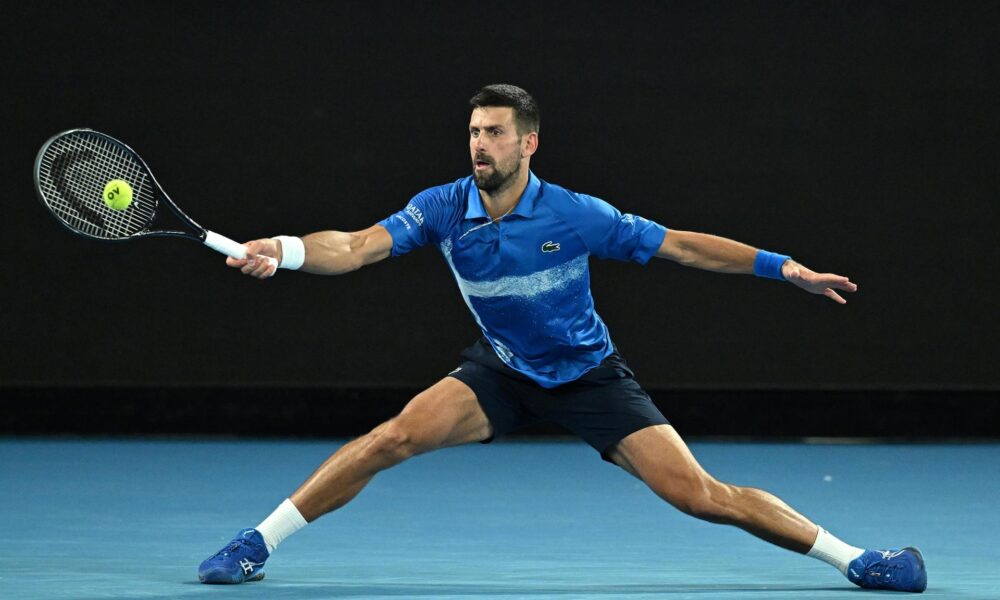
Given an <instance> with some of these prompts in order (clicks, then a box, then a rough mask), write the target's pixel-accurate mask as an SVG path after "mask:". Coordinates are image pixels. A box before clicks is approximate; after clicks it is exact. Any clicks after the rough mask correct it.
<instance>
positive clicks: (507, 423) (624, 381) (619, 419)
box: [449, 338, 669, 460]
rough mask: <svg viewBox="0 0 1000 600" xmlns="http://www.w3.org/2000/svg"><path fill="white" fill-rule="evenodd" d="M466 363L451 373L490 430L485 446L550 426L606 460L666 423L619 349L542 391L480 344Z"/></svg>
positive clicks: (469, 353)
mask: <svg viewBox="0 0 1000 600" xmlns="http://www.w3.org/2000/svg"><path fill="white" fill-rule="evenodd" d="M462 357H463V358H465V359H466V360H465V362H463V363H462V364H461V366H459V368H458V369H455V370H454V371H452V372H451V373H449V377H454V378H455V379H458V380H459V381H461V382H462V383H464V384H465V385H467V386H469V387H470V388H472V391H473V392H475V394H476V398H477V399H478V400H479V405H480V406H481V407H482V409H483V412H485V413H486V416H487V418H489V420H490V424H491V425H492V426H493V436H492V437H491V438H490V439H488V440H485V441H484V442H483V443H489V442H491V441H492V440H493V439H494V438H496V437H500V436H502V435H505V434H507V433H510V432H512V431H515V430H517V429H520V428H522V427H525V426H527V425H531V424H534V423H538V422H543V421H550V422H554V423H557V424H559V425H562V426H563V427H565V428H566V429H568V430H570V431H572V432H573V433H574V434H576V435H578V436H580V437H581V438H583V440H584V441H585V442H587V443H588V444H590V445H591V446H593V448H594V449H595V450H597V451H598V452H600V453H601V456H602V457H603V458H604V459H605V460H607V459H608V456H607V452H608V451H610V450H612V449H613V448H614V446H615V445H616V444H618V442H620V441H622V440H623V439H625V438H626V437H627V436H628V435H629V434H631V433H634V432H636V431H639V430H640V429H644V428H646V427H649V426H651V425H666V424H668V423H669V421H667V419H666V418H664V416H663V414H662V413H660V411H659V409H657V408H656V405H654V404H653V401H652V400H651V399H650V398H649V394H647V393H646V392H645V390H643V389H642V387H641V386H640V385H639V384H638V383H637V382H636V380H635V376H634V374H633V373H632V370H631V369H629V368H628V365H627V364H626V363H625V359H624V358H622V356H621V355H620V354H618V351H617V349H616V350H615V351H614V352H612V353H611V355H609V356H608V357H607V358H605V359H604V360H603V361H602V362H601V364H600V365H598V366H597V367H595V368H593V369H591V370H590V371H588V372H587V373H585V374H584V375H583V376H582V377H580V378H579V379H577V380H576V381H572V382H570V383H567V384H564V385H561V386H559V387H556V388H551V389H546V388H543V387H542V386H540V385H538V384H537V383H535V382H534V381H532V380H531V379H530V378H528V377H526V376H525V375H522V374H521V373H518V372H517V371H515V370H514V369H511V368H510V367H508V366H507V365H505V364H504V363H503V361H501V360H500V358H499V357H498V356H497V355H496V352H494V351H493V347H492V346H490V343H489V342H488V341H486V339H485V338H481V339H480V340H479V341H477V342H476V343H475V344H473V345H472V346H470V347H468V348H466V349H465V350H464V351H462Z"/></svg>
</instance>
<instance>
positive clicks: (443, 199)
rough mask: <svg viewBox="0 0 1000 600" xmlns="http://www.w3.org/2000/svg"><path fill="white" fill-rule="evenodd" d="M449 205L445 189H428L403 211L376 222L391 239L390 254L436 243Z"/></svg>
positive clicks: (443, 187)
mask: <svg viewBox="0 0 1000 600" xmlns="http://www.w3.org/2000/svg"><path fill="white" fill-rule="evenodd" d="M448 204H449V202H448V194H447V193H446V189H445V186H441V187H436V188H430V189H427V190H424V191H422V192H420V193H419V194H417V195H416V196H414V197H413V198H412V199H411V200H410V201H409V203H407V205H406V207H404V208H403V210H401V211H399V212H397V213H395V214H393V215H390V216H389V217H387V218H385V219H383V220H382V221H379V223H378V224H379V225H381V226H382V227H385V228H386V230H387V231H388V232H389V235H391V236H392V255H393V256H401V255H403V254H406V253H407V252H409V251H411V250H414V249H416V248H420V247H421V246H426V245H427V244H437V243H439V242H440V240H441V231H442V227H443V224H444V223H445V221H446V220H447V216H448V212H449V211H448Z"/></svg>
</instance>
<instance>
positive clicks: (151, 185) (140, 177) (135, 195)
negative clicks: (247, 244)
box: [35, 129, 274, 261]
mask: <svg viewBox="0 0 1000 600" xmlns="http://www.w3.org/2000/svg"><path fill="white" fill-rule="evenodd" d="M35 188H36V189H37V191H38V197H39V198H40V199H41V200H42V204H44V205H45V206H46V208H48V209H49V211H50V212H51V213H52V215H53V216H55V218H56V219H58V220H59V222H60V223H62V224H63V225H65V226H66V227H67V228H68V229H69V230H70V231H72V232H73V233H77V234H79V235H82V236H84V237H89V238H94V239H98V240H110V241H115V240H131V239H136V238H142V237H151V236H167V237H182V238H187V239H190V240H195V241H197V242H201V243H202V244H205V245H206V246H208V247H209V248H211V249H213V250H216V251H218V252H221V253H223V254H226V255H228V256H231V257H233V258H238V259H244V258H246V248H244V247H243V244H240V243H237V242H235V241H233V240H231V239H229V238H227V237H225V236H223V235H219V234H218V233H215V232H213V231H209V230H208V229H205V228H204V227H202V226H201V225H199V224H198V223H196V222H195V221H194V219H192V218H191V217H189V216H187V215H186V214H185V213H184V211H182V210H181V209H180V208H179V207H178V206H177V205H176V204H174V202H173V200H171V199H170V197H169V196H167V194H166V192H164V191H163V188H161V187H160V184H159V183H157V181H156V179H155V178H154V177H153V173H152V172H151V171H150V170H149V167H148V166H147V165H146V163H145V161H143V160H142V158H140V157H139V155H138V154H136V153H135V151H134V150H132V149H131V148H129V147H128V146H126V145H125V144H123V143H122V142H120V141H118V140H116V139H115V138H113V137H111V136H109V135H105V134H103V133H100V132H97V131H93V130H91V129H71V130H69V131H64V132H62V133H60V134H57V135H55V136H54V137H52V138H51V139H50V140H49V141H47V142H45V144H44V145H43V146H42V149H41V150H39V151H38V158H36V159H35ZM161 202H162V204H164V205H166V206H167V208H169V209H170V211H171V212H173V213H174V215H176V216H177V218H178V219H180V220H181V221H182V222H183V223H184V225H186V226H187V230H186V231H185V230H175V229H154V228H153V221H154V220H156V218H157V209H158V208H159V206H160V204H161ZM268 260H270V261H273V260H274V259H273V258H269V259H268Z"/></svg>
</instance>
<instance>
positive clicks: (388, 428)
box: [367, 418, 429, 463]
mask: <svg viewBox="0 0 1000 600" xmlns="http://www.w3.org/2000/svg"><path fill="white" fill-rule="evenodd" d="M368 437H369V440H368V442H369V443H368V444H367V446H368V448H369V450H370V451H371V452H372V453H374V454H378V455H380V456H383V457H385V458H386V459H388V460H389V461H390V462H394V463H395V462H402V461H404V460H406V459H408V458H411V457H413V456H416V455H417V454H420V453H422V452H426V451H427V450H428V449H429V448H427V447H426V444H425V443H424V442H423V441H422V440H421V438H420V436H419V434H418V433H417V432H415V431H412V428H410V427H407V425H406V424H405V423H401V422H400V420H399V419H398V418H396V419H392V420H390V421H386V422H385V423H383V424H381V425H379V426H378V427H376V428H375V429H374V430H372V432H371V433H369V434H368Z"/></svg>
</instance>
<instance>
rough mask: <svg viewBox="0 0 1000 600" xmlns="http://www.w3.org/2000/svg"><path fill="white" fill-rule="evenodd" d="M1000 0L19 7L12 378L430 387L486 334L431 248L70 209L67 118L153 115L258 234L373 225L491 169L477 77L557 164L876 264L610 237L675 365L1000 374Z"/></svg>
mask: <svg viewBox="0 0 1000 600" xmlns="http://www.w3.org/2000/svg"><path fill="white" fill-rule="evenodd" d="M998 6H1000V5H998V4H996V3H988V2H888V1H872V0H866V1H861V2H851V1H847V2H770V1H768V2H743V3H730V2H721V3H716V2H708V3H706V2H627V3H612V2H608V3H582V4H581V3H579V2H533V3H523V4H522V3H501V4H476V3H461V4H458V3H456V4H448V3H426V4H425V3H369V2H250V3H227V2H196V3H195V2H110V3H70V2H65V3H47V2H34V3H9V4H8V5H5V7H4V16H3V22H2V25H0V27H2V34H3V35H2V37H0V49H2V60H3V63H2V69H3V77H2V80H3V81H4V87H5V91H3V92H2V96H0V103H2V104H0V106H2V109H3V129H4V132H3V139H4V143H3V144H2V149H0V152H2V153H3V156H2V160H0V168H2V169H3V173H2V175H3V177H2V180H3V181H4V182H5V184H6V186H5V190H4V191H5V193H4V195H3V197H4V200H3V206H4V218H5V222H6V224H7V227H6V230H5V232H4V235H3V236H2V238H0V256H2V257H3V268H2V269H0V286H2V289H3V291H4V293H3V294H2V295H0V337H2V343H3V348H4V351H3V360H2V362H0V385H2V386H3V387H5V388H6V389H14V388H18V389H41V388H60V387H74V388H75V387H81V386H82V387H87V386H105V387H108V388H111V389H114V388H117V387H130V388H131V387H137V386H138V387H146V386H154V387H156V386H187V387H195V388H197V387H202V386H232V385H238V386H242V387H246V388H254V387H272V388H279V387H281V388H284V387H289V386H292V387H295V386H300V387H301V386H305V387H311V388H323V389H342V388H343V389H346V388H352V389H354V388H377V387H383V386H388V387H396V388H399V387H402V388H414V389H416V388H419V387H421V386H423V385H426V384H428V383H430V382H432V381H434V380H436V379H437V378H438V377H440V376H441V375H443V374H444V373H446V372H447V371H449V370H450V369H451V368H453V366H454V365H455V364H456V362H457V360H458V357H457V353H458V351H459V350H460V349H461V348H462V347H464V346H465V345H466V344H468V343H469V342H471V341H472V340H473V339H474V338H475V337H476V335H477V332H476V329H475V326H474V323H473V321H472V319H471V317H470V316H469V315H468V313H467V311H466V309H465V307H464V304H463V303H462V301H461V298H460V296H459V294H458V293H457V290H456V289H455V284H454V282H453V281H452V279H451V276H450V274H449V272H448V270H447V267H446V266H445V264H444V262H443V260H441V258H440V256H439V255H438V254H437V252H436V251H435V250H433V249H424V250H423V251H420V252H417V253H415V254H411V255H409V256H407V257H405V258H401V259H394V260H390V261H386V262H383V263H380V264H378V265H376V266H373V267H371V268H369V269H366V270H363V271H361V272H358V273H354V274H351V275H348V276H344V277H339V278H320V277H310V276H306V275H302V274H295V273H289V272H282V273H280V276H279V277H276V278H275V279H273V280H270V281H267V282H257V281H253V280H250V279H247V278H243V277H241V276H240V275H239V274H238V273H236V272H235V271H230V270H228V269H226V268H225V267H224V265H223V261H222V259H221V258H220V257H219V256H218V255H215V254H214V253H212V252H211V251H210V250H208V249H205V248H201V247H198V246H197V245H195V244H190V243H187V242H182V241H176V240H148V241H140V242H136V243H134V244H133V243H130V244H124V245H122V244H101V243H96V242H91V241H85V240H83V239H79V238H76V237H74V236H71V235H69V234H68V233H66V232H65V231H64V230H62V229H61V228H60V227H58V226H57V225H56V223H55V221H53V220H52V219H51V218H50V217H49V216H48V215H47V213H46V212H45V210H44V209H43V208H42V207H41V205H40V204H39V203H38V201H37V200H36V198H35V195H34V192H33V189H32V181H31V174H30V173H31V166H32V161H33V159H34V156H35V153H36V152H37V149H38V147H39V146H40V145H41V144H42V143H43V142H44V141H45V140H46V139H47V138H48V137H49V136H50V135H52V134H54V133H56V132H58V131H60V130H63V129H68V128H72V127H79V126H86V127H92V128H95V129H98V130H101V131H105V132H107V133H110V134H111V135H114V136H116V137H119V138H120V139H122V140H124V141H125V142H126V143H128V144H130V145H132V146H133V147H134V148H135V149H136V150H137V151H138V152H139V153H140V154H141V155H142V156H143V157H144V158H145V159H146V161H147V162H148V163H149V164H150V166H151V168H152V170H153V172H154V173H155V174H156V176H157V178H158V179H159V180H160V182H161V184H163V186H164V188H165V189H166V190H167V192H168V193H169V194H170V195H171V196H172V197H173V198H174V199H175V200H176V201H177V202H178V203H179V204H180V205H181V206H182V207H183V208H185V209H186V210H187V211H188V212H189V213H190V214H191V215H192V216H193V217H194V218H195V219H196V220H198V221H200V222H201V223H202V224H204V225H206V226H208V227H209V228H212V229H214V230H217V231H220V232H221V233H224V234H226V235H229V236H231V237H234V238H237V239H251V238H254V237H260V236H269V235H274V234H279V233H285V234H301V233H307V232H310V231H314V230H317V229H328V228H329V229H342V230H352V229H360V228H363V227H366V226H368V225H370V224H372V223H373V222H375V221H377V220H379V219H381V218H383V217H384V216H386V215H388V214H389V213H391V212H394V211H395V210H398V209H400V208H401V207H402V206H403V205H405V203H406V202H407V200H408V199H409V198H410V197H411V196H412V195H413V194H415V193H416V192H418V191H420V190H421V189H423V188H426V187H429V186H431V185H436V184H439V183H443V182H447V181H452V180H454V179H457V178H459V177H462V176H464V175H466V174H467V173H468V172H469V158H468V156H467V149H466V141H467V133H466V125H467V119H468V116H469V107H468V105H467V103H466V100H467V98H468V97H469V96H470V95H471V94H472V93H474V92H475V90H476V89H478V88H479V87H480V86H481V85H484V84H487V83H494V82H512V83H517V84H518V85H521V86H523V87H524V88H526V89H528V90H529V91H531V92H532V93H533V94H534V95H535V96H536V98H537V99H538V100H539V102H540V104H541V106H542V111H543V120H542V132H541V140H542V142H541V149H540V152H539V154H538V155H536V157H535V159H533V161H532V167H533V169H534V171H535V172H536V173H537V174H538V175H539V176H540V177H542V178H543V179H547V180H549V181H552V182H555V183H559V184H562V185H564V186H566V187H569V188H570V189H574V190H577V191H582V192H587V193H590V194H593V195H597V196H600V197H602V198H604V199H606V200H608V201H610V202H611V203H613V204H615V205H616V206H618V207H619V208H620V209H622V210H624V211H628V212H634V213H638V214H642V215H643V216H646V217H649V218H652V219H654V220H657V221H659V222H661V223H663V224H664V225H666V226H667V227H674V228H679V229H693V230H700V231H707V232H711V233H716V234H720V235H725V236H728V237H732V238H735V239H738V240H741V241H745V242H747V243H750V244H753V245H756V246H760V247H764V248H768V249H772V250H776V251H783V252H786V253H789V254H791V255H793V256H794V257H795V258H797V259H798V260H800V261H802V262H803V263H805V264H807V265H809V266H811V267H813V268H815V269H817V270H831V271H834V272H838V273H843V274H847V275H849V276H850V277H851V278H852V279H853V280H854V281H856V282H858V283H859V285H860V288H861V291H860V292H859V293H858V294H856V295H854V296H852V297H851V298H850V299H849V304H848V305H847V306H845V307H841V306H837V305H835V304H834V303H832V302H829V301H827V300H825V299H823V298H820V297H810V296H807V295H805V294H803V293H801V292H799V291H797V290H795V289H793V288H792V287H791V286H789V285H782V284H779V283H775V282H768V281H762V280H758V279H755V278H752V277H736V276H722V275H715V274H710V273H704V272H698V271H694V270H689V269H684V268H682V267H679V266H676V265H674V264H672V263H668V262H666V261H654V263H653V264H650V265H648V266H646V267H638V266H636V265H631V264H621V263H610V262H598V261H595V263H594V265H593V281H594V290H595V296H596V299H597V306H598V310H599V312H600V313H601V315H602V316H603V317H604V319H605V320H606V321H607V322H608V324H609V326H610V327H611V330H612V334H613V337H614V339H615V341H616V342H617V343H618V344H619V346H620V347H621V348H622V349H623V351H624V353H625V354H626V356H627V357H628V358H629V360H630V362H631V363H632V365H633V366H634V367H635V368H636V370H637V371H638V373H639V375H640V380H641V381H642V382H643V383H644V384H646V385H647V386H648V387H650V388H652V389H679V388H685V389H687V388H698V389H702V388H703V389H771V388H788V389H811V390H817V389H840V390H870V389H871V390H874V389H877V390H913V389H941V390H963V389H964V390H968V389H975V390H987V391H990V390H992V391H996V390H998V389H1000V369H998V368H997V364H998V361H997V351H996V342H997V340H998V339H1000V336H998V333H1000V326H998V319H997V313H998V311H997V300H996V298H997V293H998V291H1000V285H998V283H997V274H998V271H1000V250H998V245H997V235H996V226H997V209H996V199H997V192H998V189H1000V176H998V171H997V158H998V144H997V140H998V133H1000V108H998V101H997V98H998V97H1000V57H998V53H1000V50H998V48H1000V42H998V40H1000V8H998Z"/></svg>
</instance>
